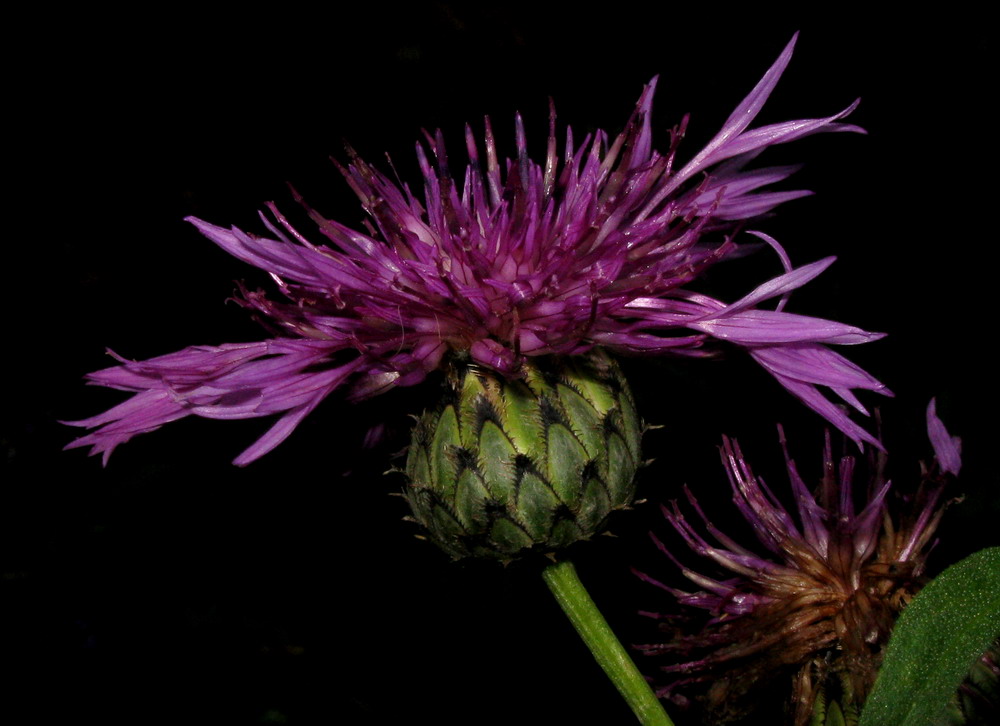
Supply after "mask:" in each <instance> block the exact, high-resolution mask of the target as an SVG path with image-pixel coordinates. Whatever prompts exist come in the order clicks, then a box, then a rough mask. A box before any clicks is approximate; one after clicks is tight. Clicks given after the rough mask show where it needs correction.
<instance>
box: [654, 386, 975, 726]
mask: <svg viewBox="0 0 1000 726" xmlns="http://www.w3.org/2000/svg"><path fill="white" fill-rule="evenodd" d="M927 431H928V436H929V438H930V440H931V443H932V445H933V447H934V453H935V461H936V465H935V466H933V467H931V468H930V469H923V477H922V480H921V482H920V484H919V486H918V487H917V488H916V489H915V490H910V491H909V492H907V494H906V495H904V496H902V497H898V499H899V502H898V503H900V504H902V506H901V507H900V511H897V512H894V513H893V512H890V509H891V506H890V503H889V501H888V495H889V492H890V488H891V483H890V482H889V481H887V480H886V479H885V478H884V469H885V454H884V453H879V454H878V456H877V458H876V459H875V460H873V461H872V462H871V464H872V466H871V467H870V468H871V477H870V479H869V481H868V486H867V490H866V497H865V499H864V502H863V505H862V506H861V507H860V508H859V509H856V508H855V506H854V505H855V498H856V496H857V493H856V492H855V490H854V476H855V460H854V459H853V458H852V457H850V456H844V457H841V458H840V459H839V461H837V460H835V459H834V457H833V453H832V450H831V444H830V437H829V434H828V435H827V439H826V448H825V452H824V457H823V474H822V478H821V479H820V482H819V485H818V487H817V488H816V489H815V490H814V491H810V490H809V488H808V487H807V486H806V484H805V482H804V481H803V479H802V477H801V476H800V475H799V471H798V469H797V467H796V465H795V462H794V461H792V459H791V458H790V457H789V455H788V449H787V447H786V446H785V438H784V432H780V438H781V445H782V447H783V448H784V451H785V461H786V466H787V469H788V477H789V480H790V483H791V488H792V499H793V501H794V503H795V507H794V511H795V515H793V514H792V512H791V511H790V510H789V509H786V508H785V507H784V506H783V505H782V504H781V502H780V501H779V500H778V498H777V497H776V496H775V495H774V493H773V492H772V490H771V489H769V488H768V487H767V485H766V484H765V483H764V480H763V479H761V478H760V477H757V476H755V475H754V473H753V471H752V470H751V469H750V465H749V464H748V463H747V461H746V459H745V458H744V457H743V453H742V452H741V451H740V447H739V445H738V444H737V443H736V442H735V441H732V440H730V439H728V438H723V445H722V449H721V450H722V461H723V465H724V466H725V468H726V473H727V474H728V476H729V481H730V484H731V485H732V491H733V501H734V502H735V504H736V506H737V508H738V509H739V512H740V514H741V515H742V517H743V519H745V520H746V522H747V523H749V524H750V526H751V528H752V529H753V532H754V534H755V535H756V538H757V541H758V543H759V545H760V547H759V548H758V550H756V551H755V550H752V549H750V548H747V547H744V546H743V545H741V544H739V543H737V542H736V541H735V540H734V539H732V538H730V537H728V536H727V535H725V534H724V533H723V532H722V531H720V530H719V529H718V528H717V527H716V526H715V525H713V524H712V522H711V521H709V519H708V518H707V516H706V515H705V513H704V512H703V510H702V509H701V507H700V506H699V504H698V502H697V500H696V499H695V497H694V495H693V494H692V493H691V492H690V490H688V489H687V487H685V494H686V495H687V499H688V502H689V503H690V505H691V507H692V508H693V509H694V511H695V513H696V514H697V517H698V519H700V520H701V523H702V528H703V529H704V531H705V532H706V533H707V535H708V536H707V537H706V536H704V535H702V534H700V533H699V528H698V527H696V526H695V525H694V524H692V523H691V522H689V521H688V520H687V519H685V517H684V514H683V512H682V510H681V508H680V506H679V505H678V504H677V502H676V501H674V502H671V506H670V507H666V506H664V507H663V514H664V516H665V517H666V518H667V520H668V521H669V522H670V524H671V525H673V527H674V529H675V530H676V531H677V532H678V533H679V534H680V535H681V537H682V538H683V539H684V541H685V542H686V543H687V545H688V546H689V547H690V548H691V549H692V550H693V551H694V552H695V553H696V554H698V555H699V556H701V557H703V558H705V559H707V560H711V561H712V562H713V563H714V564H715V565H716V566H717V568H718V569H720V570H721V571H722V572H723V573H724V574H722V575H721V576H712V577H710V576H706V575H703V574H700V573H698V572H695V571H694V570H692V569H689V568H687V567H685V566H684V565H682V564H681V562H680V561H679V560H678V558H677V557H676V556H675V555H674V554H673V553H672V552H671V551H670V550H669V549H668V548H667V546H666V545H664V544H663V542H662V541H661V540H659V539H658V538H657V537H656V536H655V535H652V534H651V535H650V536H651V537H652V538H653V541H654V542H655V544H656V546H657V547H658V548H659V549H660V550H661V551H662V552H663V553H664V554H666V555H667V557H669V558H670V559H671V561H673V562H674V564H676V565H677V567H678V568H680V570H681V572H682V573H683V575H684V577H685V578H687V579H688V580H689V581H690V582H692V583H693V584H694V585H695V586H696V588H698V589H697V590H696V591H694V592H686V591H684V590H680V589H677V588H674V587H671V586H669V585H666V584H664V583H661V582H659V581H657V580H655V579H654V578H652V577H650V576H649V575H647V574H644V573H641V572H638V571H636V574H637V575H638V576H639V577H640V578H641V579H642V580H644V581H645V582H648V583H651V584H653V585H655V586H657V587H659V588H662V589H663V590H665V591H666V592H668V593H670V595H672V596H673V597H674V598H675V599H676V600H677V602H678V603H680V604H681V605H683V606H686V611H687V612H688V613H695V614H694V615H690V616H680V615H678V614H676V613H673V614H671V613H667V614H659V613H651V612H646V613H643V614H644V615H647V616H649V617H653V618H657V619H659V620H660V621H661V625H662V630H664V631H665V632H666V633H667V634H668V637H667V638H666V640H665V642H663V643H654V644H649V645H642V646H638V647H639V649H640V650H641V651H643V652H645V653H647V654H649V655H667V656H669V657H670V659H671V660H672V661H673V662H672V663H671V664H670V665H667V666H665V667H663V668H662V670H663V671H664V672H666V673H668V674H671V676H676V677H674V679H673V680H672V681H671V682H670V683H669V684H668V685H666V686H665V687H663V688H661V689H660V690H659V694H660V695H661V696H665V697H670V698H672V699H674V700H675V701H676V702H678V703H680V704H684V705H691V704H692V702H693V701H696V702H697V703H698V704H699V705H700V706H701V707H702V708H703V709H704V711H705V713H706V715H707V716H709V718H710V720H711V722H712V723H725V722H727V721H728V720H731V719H736V720H739V719H742V718H743V717H744V716H745V715H746V712H747V711H749V710H750V709H752V707H753V706H752V699H751V698H750V697H749V696H750V695H751V694H752V693H754V692H755V691H757V690H758V689H762V688H768V687H772V686H773V685H774V683H775V682H779V681H780V679H782V678H789V677H790V678H789V680H788V681H787V683H788V684H789V685H790V686H791V687H790V688H788V689H787V692H788V693H789V695H790V699H789V705H790V709H791V711H792V713H794V716H795V719H794V723H796V724H797V725H801V724H805V723H806V722H808V720H809V718H810V716H811V714H812V708H813V704H814V702H815V700H816V698H817V696H824V697H826V696H828V695H830V689H831V684H833V686H832V690H833V693H834V694H836V696H837V699H838V700H839V702H840V703H841V704H842V705H843V707H844V708H845V709H854V710H855V711H856V710H857V709H859V708H860V706H861V705H862V704H863V703H864V699H865V696H866V695H867V693H868V691H869V689H870V687H871V686H872V685H873V683H874V680H875V676H876V674H877V671H878V667H879V665H880V663H881V658H882V650H883V647H884V646H885V644H886V642H887V641H888V637H889V635H890V633H891V630H892V627H893V624H894V623H895V620H896V617H897V615H898V614H899V612H900V611H901V610H902V608H903V607H904V606H905V605H906V603H907V602H908V601H909V600H910V599H911V598H912V596H913V595H914V594H916V592H917V591H918V590H919V589H920V587H921V586H922V585H923V582H924V578H923V573H924V566H925V560H926V557H927V554H928V552H929V550H930V549H931V547H932V546H933V542H932V538H933V536H934V532H935V530H936V529H937V526H938V523H939V521H940V518H941V515H942V514H943V512H944V509H945V506H947V503H944V504H942V503H941V494H942V491H943V489H944V485H945V484H946V483H947V481H948V480H949V478H950V477H951V476H952V475H954V474H956V473H957V471H958V468H959V464H960V462H959V458H958V449H959V446H958V444H959V440H958V439H957V438H954V437H951V436H949V435H948V432H947V431H946V430H945V428H944V424H943V423H941V420H940V419H939V418H938V417H937V415H936V413H935V409H934V401H933V400H932V401H931V404H930V406H929V407H928V411H927ZM796 515H797V516H796ZM760 551H763V552H764V554H760V553H759V552H760ZM683 691H692V692H694V693H696V694H697V695H696V697H695V698H694V699H693V701H692V699H689V698H687V697H686V696H684V695H683V694H682V692H683Z"/></svg>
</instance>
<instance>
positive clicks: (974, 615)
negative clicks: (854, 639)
mask: <svg viewBox="0 0 1000 726" xmlns="http://www.w3.org/2000/svg"><path fill="white" fill-rule="evenodd" d="M997 637H1000V547H991V548H989V549H985V550H981V551H980V552H977V553H976V554H974V555H970V556H969V557H966V558H965V559H964V560H962V561H961V562H959V563H958V564H955V565H952V566H951V567H949V568H948V569H947V570H945V571H944V572H942V573H941V575H940V576H938V577H937V579H935V580H933V581H932V582H931V583H930V584H928V585H927V587H925V588H924V589H923V590H922V591H921V592H920V593H919V594H918V595H917V596H916V597H915V598H914V599H913V602H911V603H910V605H909V607H907V608H906V610H904V611H903V614H902V615H901V616H900V618H899V621H898V622H897V624H896V628H895V630H894V631H893V634H892V638H891V639H890V640H889V645H888V647H887V648H886V653H885V659H884V661H883V663H882V669H881V671H880V672H879V677H878V680H877V681H876V682H875V687H874V688H873V689H872V692H871V695H870V696H869V697H868V702H867V703H866V704H865V709H864V711H863V713H862V714H861V724H860V726H927V724H931V723H934V722H935V721H936V720H937V719H938V718H940V717H941V716H942V715H943V713H944V711H945V709H946V708H947V707H948V702H949V700H950V699H951V697H952V696H953V695H954V694H955V692H956V691H957V690H958V687H959V686H960V685H961V684H962V681H963V680H965V677H966V676H967V675H968V673H969V670H970V669H971V668H972V666H973V664H974V663H975V662H976V660H977V659H978V658H979V657H980V656H981V655H982V654H983V653H984V652H985V651H986V649H987V648H988V647H989V646H990V644H991V643H992V642H993V641H994V640H995V639H996V638H997Z"/></svg>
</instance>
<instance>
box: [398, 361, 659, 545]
mask: <svg viewBox="0 0 1000 726" xmlns="http://www.w3.org/2000/svg"><path fill="white" fill-rule="evenodd" d="M542 361H543V363H544V365H539V364H536V363H529V364H527V366H526V367H527V371H526V372H525V376H524V378H523V380H519V381H505V380H503V379H502V378H500V377H499V376H497V375H496V374H495V373H493V372H491V371H489V370H484V369H479V368H478V367H476V366H469V365H466V364H462V363H458V364H456V365H454V366H452V369H451V370H450V371H449V376H448V378H449V381H448V385H447V392H446V393H445V395H444V396H443V397H442V400H441V402H440V404H439V405H438V406H437V407H436V408H435V409H431V410H429V411H427V412H425V413H424V415H423V416H422V417H421V418H420V421H419V422H418V424H417V426H416V428H415V430H414V433H413V439H412V442H411V443H410V449H409V453H408V455H407V461H406V474H407V479H408V480H409V481H408V484H407V487H406V491H405V495H406V498H407V500H408V501H409V503H410V508H411V510H412V511H413V519H414V520H415V521H417V522H419V523H420V524H421V525H422V526H423V527H424V528H425V530H426V532H427V535H428V537H429V538H430V539H431V540H432V541H434V542H435V543H436V544H437V545H438V546H439V547H441V548H442V549H443V550H444V551H445V552H447V553H448V554H449V555H451V556H452V557H453V558H455V559H459V558H462V557H469V556H478V557H487V558H491V559H497V560H500V561H502V562H509V561H511V560H513V559H515V558H518V557H523V556H525V555H526V554H529V553H531V552H540V553H543V554H551V552H552V551H553V550H557V549H561V548H564V547H567V546H569V545H571V544H573V543H574V542H577V541H579V540H584V539H590V538H591V537H592V536H594V535H595V534H597V533H599V532H601V531H602V530H603V528H604V525H605V522H606V521H607V519H608V515H610V514H611V512H612V511H614V510H616V509H625V508H627V507H628V506H629V505H630V504H632V499H633V497H634V495H635V482H634V476H635V471H636V468H637V467H638V466H639V463H640V458H641V456H640V446H639V442H640V438H641V433H642V424H641V422H640V421H639V417H638V415H637V414H636V411H635V402H634V400H633V398H632V392H631V391H630V390H629V387H628V383H626V381H625V377H624V376H623V375H622V373H621V370H619V368H618V366H617V365H616V364H615V362H614V361H613V360H611V359H610V358H609V357H608V356H607V355H606V354H604V352H603V351H593V352H591V353H588V354H586V355H583V356H576V357H573V358H568V359H554V358H546V359H542Z"/></svg>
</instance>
